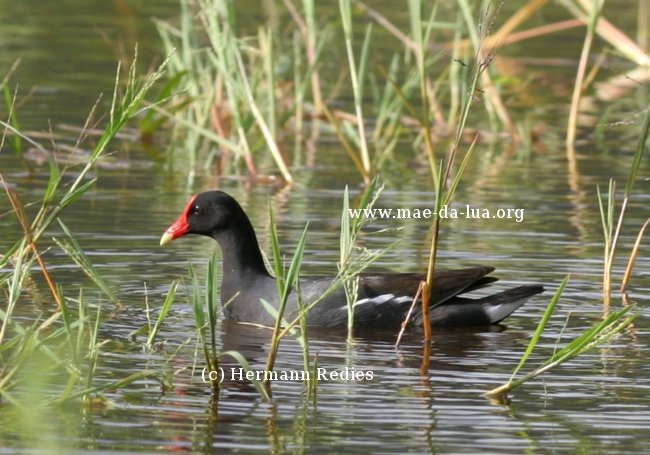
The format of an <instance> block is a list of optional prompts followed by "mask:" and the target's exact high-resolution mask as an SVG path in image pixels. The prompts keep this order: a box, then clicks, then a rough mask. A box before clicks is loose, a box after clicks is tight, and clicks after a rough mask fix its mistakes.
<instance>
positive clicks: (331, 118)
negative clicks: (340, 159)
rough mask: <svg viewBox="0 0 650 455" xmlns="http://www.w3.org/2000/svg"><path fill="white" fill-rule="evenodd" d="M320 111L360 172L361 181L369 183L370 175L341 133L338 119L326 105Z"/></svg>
mask: <svg viewBox="0 0 650 455" xmlns="http://www.w3.org/2000/svg"><path fill="white" fill-rule="evenodd" d="M322 111H323V114H325V117H327V121H328V122H330V124H331V125H332V126H333V127H334V133H335V134H336V137H337V138H338V140H339V141H340V142H341V145H343V148H344V149H345V152H346V153H347V154H348V156H349V157H350V159H351V160H352V163H354V167H356V168H357V170H358V171H359V173H360V174H361V177H362V178H363V181H364V182H365V183H369V182H370V175H369V174H368V172H367V171H366V169H365V167H364V166H363V163H362V162H361V160H359V157H358V156H357V154H356V153H354V149H353V148H352V145H351V144H350V142H349V141H348V140H347V138H346V137H345V135H344V134H343V131H342V130H341V126H340V125H339V122H338V120H337V119H336V117H335V116H334V115H333V114H332V112H331V111H330V110H329V109H328V108H327V106H325V105H323V109H322Z"/></svg>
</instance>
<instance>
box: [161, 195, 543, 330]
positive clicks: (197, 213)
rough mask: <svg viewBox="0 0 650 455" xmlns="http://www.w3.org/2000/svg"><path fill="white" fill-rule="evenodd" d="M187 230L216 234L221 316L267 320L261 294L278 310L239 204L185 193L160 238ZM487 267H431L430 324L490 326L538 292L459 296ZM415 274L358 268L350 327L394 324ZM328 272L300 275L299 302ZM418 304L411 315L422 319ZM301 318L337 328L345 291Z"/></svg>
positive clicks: (522, 289)
mask: <svg viewBox="0 0 650 455" xmlns="http://www.w3.org/2000/svg"><path fill="white" fill-rule="evenodd" d="M189 234H197V235H204V236H207V237H211V238H213V239H214V240H216V241H217V242H218V243H219V245H220V247H221V252H222V262H223V276H222V282H221V287H220V294H221V295H220V298H221V302H222V303H223V304H224V314H225V317H226V318H228V319H231V320H234V321H239V322H246V323H252V324H259V325H265V326H272V325H273V324H274V323H275V320H274V317H273V316H271V314H269V312H268V311H266V309H265V308H264V307H263V306H262V304H261V302H260V300H261V299H264V300H266V301H267V302H269V303H270V304H271V305H273V306H274V307H275V308H278V301H279V298H278V293H277V286H276V282H275V278H274V277H273V276H272V275H271V274H270V273H269V272H268V270H267V268H266V265H265V263H264V259H263V256H262V252H261V251H260V247H259V244H258V241H257V236H256V235H255V230H254V229H253V225H252V224H251V221H250V219H249V217H248V215H246V212H245V211H244V209H243V208H242V207H241V205H239V203H238V202H237V201H236V200H235V199H234V198H233V197H231V196H230V195H228V194H227V193H224V192H222V191H207V192H204V193H200V194H197V195H195V196H192V197H191V198H190V200H189V201H188V202H187V204H186V206H185V208H184V209H183V212H182V213H181V215H180V216H179V217H178V219H177V220H176V221H175V222H174V223H173V224H172V225H171V226H170V227H169V228H168V229H167V230H166V231H165V232H164V234H163V235H162V237H161V239H160V244H161V245H165V244H167V243H169V242H171V241H172V240H175V239H177V238H179V237H183V236H185V235H189ZM492 271H494V267H489V266H476V267H470V268H464V269H458V270H439V271H436V272H435V278H434V280H433V283H432V286H431V289H430V295H429V302H430V312H429V315H430V322H431V325H432V326H435V327H448V326H481V325H490V324H498V323H499V322H501V321H502V320H503V319H505V318H507V317H508V316H510V314H512V312H514V311H515V310H516V309H517V308H519V307H520V306H521V305H523V303H524V302H525V301H526V300H527V299H528V298H529V297H531V296H533V295H535V294H539V293H540V292H542V291H543V290H544V288H543V287H542V286H540V285H526V286H518V287H515V288H512V289H508V290H505V291H502V292H499V293H495V294H492V295H488V296H487V297H481V298H472V297H467V295H466V294H467V293H469V292H471V291H474V290H476V289H478V288H482V287H485V286H487V285H489V284H490V283H493V282H495V281H497V280H498V279H497V278H495V277H492V276H488V274H490V273H491V272H492ZM423 279H425V276H424V274H423V273H362V274H360V275H359V286H358V295H357V299H356V301H355V303H354V327H355V328H377V329H379V328H381V329H391V328H399V327H400V326H401V323H402V321H404V319H405V317H406V314H407V312H408V310H409V307H410V306H411V303H412V301H413V298H414V296H415V295H416V292H417V289H418V286H419V284H420V282H421V281H422V280H423ZM333 280H334V278H333V277H319V278H306V279H301V280H300V295H301V299H302V302H303V303H304V304H307V305H308V304H309V303H311V302H315V301H316V300H317V299H318V298H320V297H321V296H322V295H323V294H324V293H325V292H326V291H327V289H328V288H329V287H330V285H331V283H332V281H333ZM420 307H421V306H420V305H416V310H415V311H414V314H413V315H412V317H411V321H412V324H415V325H421V324H422V314H421V308H420ZM296 315H297V302H296V296H295V292H293V291H292V295H290V298H289V301H288V303H287V306H286V309H285V318H286V319H287V320H293V319H294V317H295V316H296ZM307 324H308V325H311V326H319V327H325V328H343V327H347V324H348V308H347V300H346V297H345V291H344V289H343V288H342V286H341V287H339V289H337V290H335V291H334V292H332V293H330V294H328V295H327V296H326V297H324V298H323V299H322V301H320V302H318V303H317V304H316V305H314V306H313V308H312V309H311V310H310V311H309V313H308V314H307Z"/></svg>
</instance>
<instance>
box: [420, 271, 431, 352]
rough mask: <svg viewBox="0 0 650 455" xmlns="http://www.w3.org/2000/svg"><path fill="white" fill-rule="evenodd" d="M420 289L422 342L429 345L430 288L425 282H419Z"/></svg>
mask: <svg viewBox="0 0 650 455" xmlns="http://www.w3.org/2000/svg"><path fill="white" fill-rule="evenodd" d="M419 287H420V289H421V292H420V293H421V294H422V330H424V342H425V344H429V343H430V342H431V318H430V316H429V296H430V295H431V294H430V289H431V286H430V285H429V283H428V282H427V281H420V286H419Z"/></svg>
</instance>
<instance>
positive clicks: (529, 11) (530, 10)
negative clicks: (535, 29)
mask: <svg viewBox="0 0 650 455" xmlns="http://www.w3.org/2000/svg"><path fill="white" fill-rule="evenodd" d="M548 1H549V0H530V1H529V2H528V3H526V4H525V5H524V6H522V7H521V8H519V9H518V10H517V11H516V12H515V14H513V15H512V16H510V17H509V18H508V20H506V22H505V23H504V24H503V25H502V26H501V28H500V29H499V30H497V32H496V33H495V34H494V35H492V36H491V37H489V38H488V40H493V41H494V42H495V43H498V42H502V41H503V40H504V39H506V38H507V37H508V36H510V35H512V32H513V31H514V30H515V29H516V28H517V27H519V26H520V25H521V24H523V23H524V22H526V21H527V20H528V19H529V18H530V17H531V16H532V15H534V14H535V13H536V12H537V11H539V10H540V9H542V8H543V7H545V6H546V4H547V3H548ZM488 42H489V41H488Z"/></svg>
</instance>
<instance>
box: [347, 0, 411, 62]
mask: <svg viewBox="0 0 650 455" xmlns="http://www.w3.org/2000/svg"><path fill="white" fill-rule="evenodd" d="M354 4H355V5H356V6H357V8H359V9H360V10H361V11H362V12H364V13H366V15H367V16H368V17H369V18H370V19H372V20H374V21H375V22H377V23H378V24H379V25H381V26H382V27H384V28H385V29H386V30H387V31H388V32H389V33H390V34H391V35H393V36H394V37H395V38H397V39H398V40H400V41H401V43H402V44H403V45H404V46H406V47H408V48H409V49H411V50H412V51H413V52H417V51H418V45H417V44H416V43H415V42H414V41H413V40H412V39H411V38H409V37H408V36H407V35H405V34H404V33H402V31H401V30H400V29H399V28H397V27H396V26H395V25H393V23H392V22H391V21H389V20H388V19H386V17H384V16H383V15H382V14H381V13H379V12H378V11H377V10H374V9H372V8H370V7H369V6H368V5H366V4H365V3H363V2H359V1H355V2H354Z"/></svg>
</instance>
